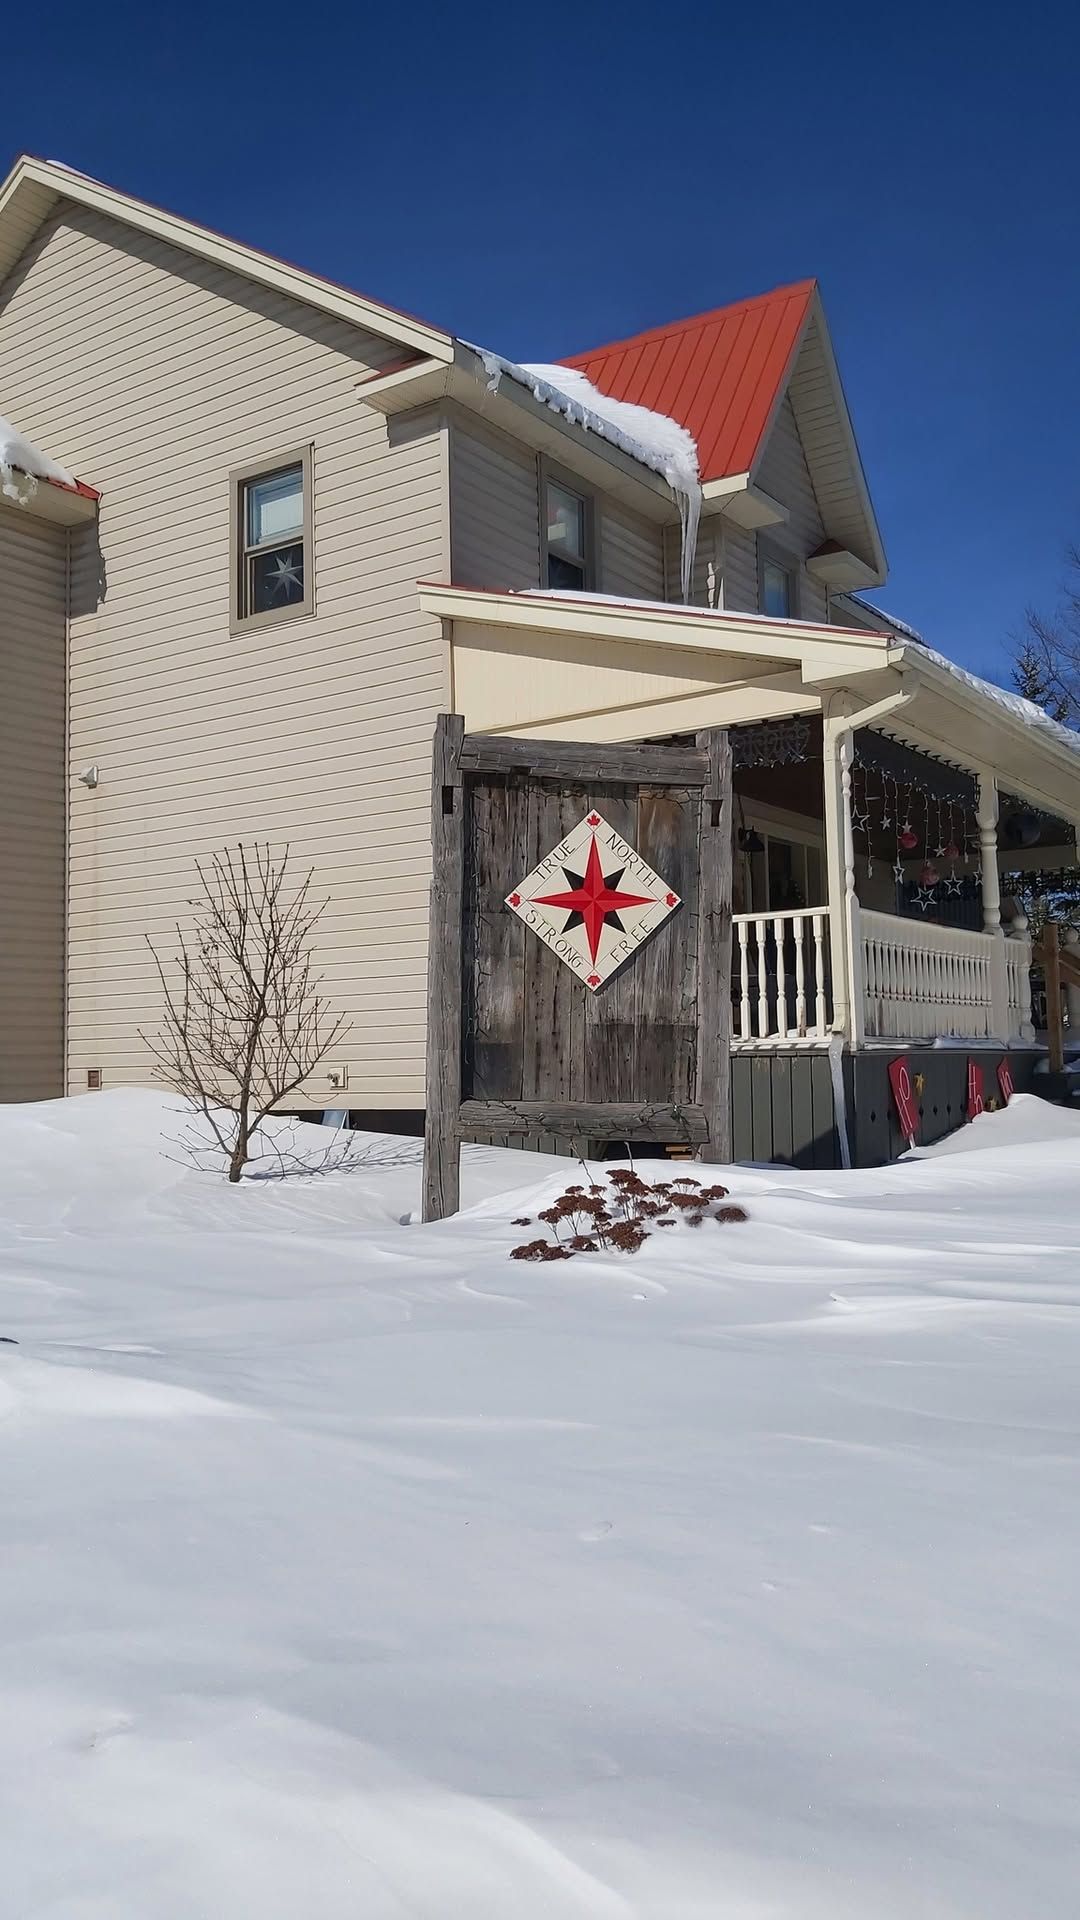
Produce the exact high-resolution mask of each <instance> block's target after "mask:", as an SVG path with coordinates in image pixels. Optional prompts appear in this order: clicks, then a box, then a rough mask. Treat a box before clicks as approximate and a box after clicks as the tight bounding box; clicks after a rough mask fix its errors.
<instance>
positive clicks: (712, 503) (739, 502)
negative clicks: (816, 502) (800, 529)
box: [701, 473, 791, 532]
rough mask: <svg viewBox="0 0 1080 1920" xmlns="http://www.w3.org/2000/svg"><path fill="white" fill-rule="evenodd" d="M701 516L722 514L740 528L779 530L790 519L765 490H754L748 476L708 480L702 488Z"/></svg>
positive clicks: (783, 508) (783, 507)
mask: <svg viewBox="0 0 1080 1920" xmlns="http://www.w3.org/2000/svg"><path fill="white" fill-rule="evenodd" d="M701 510H702V514H703V515H706V514H719V515H722V516H723V518H724V519H725V520H731V521H732V522H733V523H734V524H735V526H737V527H746V528H747V529H748V530H749V531H751V532H753V531H754V530H755V529H756V528H757V527H779V526H782V525H783V524H784V522H785V521H787V520H789V519H790V518H791V515H790V514H789V512H788V510H787V508H786V507H785V506H782V505H781V503H780V501H779V500H774V499H773V496H772V494H771V493H766V492H765V489H764V487H755V486H754V484H753V482H752V481H751V479H750V475H749V474H748V473H736V474H725V476H724V478H723V479H722V480H706V482H705V485H704V486H703V487H702V489H701Z"/></svg>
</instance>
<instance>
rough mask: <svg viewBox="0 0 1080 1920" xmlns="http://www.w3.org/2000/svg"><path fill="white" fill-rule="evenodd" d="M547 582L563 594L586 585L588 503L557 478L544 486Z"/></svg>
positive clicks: (580, 589) (574, 591)
mask: <svg viewBox="0 0 1080 1920" xmlns="http://www.w3.org/2000/svg"><path fill="white" fill-rule="evenodd" d="M544 502H545V515H544V523H545V527H546V530H547V538H546V549H547V584H548V586H549V587H556V588H559V589H561V590H563V591H564V592H567V593H584V592H585V591H586V589H587V588H588V587H589V586H590V584H591V582H590V577H589V575H590V567H589V502H588V501H587V500H586V499H585V498H584V496H583V495H582V494H580V493H573V492H572V491H571V489H570V488H569V487H564V486H563V485H562V483H561V482H560V481H558V480H548V481H547V482H546V483H545V486H544Z"/></svg>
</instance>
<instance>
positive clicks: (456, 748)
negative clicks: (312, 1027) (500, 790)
mask: <svg viewBox="0 0 1080 1920" xmlns="http://www.w3.org/2000/svg"><path fill="white" fill-rule="evenodd" d="M464 733H465V721H464V719H463V717H462V715H461V714H460V713H440V715H439V717H438V720H437V721H436V723H435V746H434V752H433V755H432V769H431V913H430V917H429V922H428V943H429V944H428V1005H427V1093H426V1100H425V1114H424V1198H423V1208H424V1215H423V1217H424V1219H425V1220H442V1219H444V1218H445V1216H446V1215H447V1214H448V1213H456V1212H457V1209H458V1204H459V1199H460V1178H459V1176H460V1164H459V1163H460V1156H461V1147H460V1143H459V1140H458V1112H459V1109H460V1107H461V991H462V938H463V929H464V884H465V882H464V871H465V804H464V792H463V788H462V783H461V742H462V739H463V737H464Z"/></svg>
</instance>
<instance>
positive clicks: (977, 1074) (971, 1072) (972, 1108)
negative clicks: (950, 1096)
mask: <svg viewBox="0 0 1080 1920" xmlns="http://www.w3.org/2000/svg"><path fill="white" fill-rule="evenodd" d="M985 1112H986V1101H985V1100H984V1099H983V1070H982V1068H981V1067H980V1065H979V1063H978V1061H977V1060H969V1061H968V1075H967V1117H968V1119H969V1120H974V1119H975V1118H976V1116H977V1115H978V1114H980V1113H985Z"/></svg>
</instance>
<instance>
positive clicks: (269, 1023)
mask: <svg viewBox="0 0 1080 1920" xmlns="http://www.w3.org/2000/svg"><path fill="white" fill-rule="evenodd" d="M196 872H197V874H198V877H199V886H200V889H201V892H200V893H199V895H198V896H197V897H196V898H195V899H193V900H190V901H189V902H188V905H189V907H190V908H191V912H192V926H191V929H190V931H189V932H187V933H185V931H184V930H183V928H181V927H180V926H178V927H177V929H176V941H177V951H176V953H175V955H174V956H173V958H172V960H171V962H169V963H167V962H166V961H165V960H164V959H163V958H162V956H161V955H160V954H159V952H158V950H157V948H156V947H155V946H154V943H153V941H151V940H149V938H148V945H149V947H150V951H151V953H152V954H153V956H154V964H155V967H156V968H157V974H158V979H159V981H160V983H161V990H162V996H163V1001H164V1011H163V1017H162V1027H161V1031H160V1033H158V1034H157V1035H152V1036H147V1035H145V1034H143V1035H142V1036H141V1037H142V1039H143V1040H144V1041H145V1044H146V1045H147V1047H148V1048H149V1050H150V1053H151V1054H152V1056H153V1059H154V1062H155V1069H154V1071H155V1075H156V1077H157V1078H158V1079H159V1080H162V1081H163V1082H164V1084H165V1085H166V1086H168V1087H170V1088H171V1089H172V1090H173V1092H175V1093H178V1094H182V1095H183V1097H184V1098H185V1099H186V1100H188V1101H190V1102H191V1103H192V1105H193V1106H194V1107H195V1108H196V1110H197V1112H198V1114H199V1115H200V1116H201V1118H202V1120H203V1122H204V1123H205V1126H206V1128H207V1130H208V1132H209V1135H210V1139H211V1141H212V1142H213V1145H214V1147H216V1149H217V1150H218V1151H219V1152H220V1153H221V1154H222V1155H224V1158H225V1162H226V1165H227V1169H228V1177H229V1179H230V1180H233V1181H236V1180H239V1179H240V1177H241V1175H242V1173H243V1170H244V1167H245V1166H246V1165H247V1163H248V1161H249V1160H250V1159H251V1157H252V1152H251V1147H252V1140H253V1138H254V1136H255V1134H256V1133H257V1132H258V1130H259V1128H260V1126H261V1125H262V1123H263V1121H264V1120H266V1119H267V1117H268V1116H269V1115H270V1114H272V1113H273V1112H274V1111H275V1110H277V1109H279V1108H280V1107H281V1106H282V1104H283V1102H284V1101H286V1100H287V1099H288V1098H289V1096H290V1095H291V1094H294V1093H295V1092H296V1091H297V1090H298V1088H300V1087H301V1086H302V1085H303V1083H304V1082H305V1080H307V1079H308V1078H309V1077H310V1075H311V1074H312V1073H313V1072H314V1070H315V1068H316V1067H317V1066H318V1064H319V1062H320V1061H321V1060H324V1059H325V1058H326V1055H327V1054H328V1053H329V1052H330V1050H331V1048H333V1047H334V1046H336V1044H337V1042H338V1041H339V1040H341V1039H342V1038H343V1037H344V1035H345V1034H346V1033H347V1032H348V1024H347V1023H346V1022H345V1021H344V1020H343V1019H342V1018H341V1016H340V1015H333V1016H332V1015H331V1014H330V1012H329V1009H328V1007H327V1003H326V1001H325V999H324V997H323V994H322V991H321V989H322V976H321V975H319V974H317V973H316V972H315V970H314V962H313V947H314V937H315V931H316V928H317V926H318V923H319V921H320V919H321V918H322V915H323V913H324V912H325V910H326V906H327V904H328V903H327V902H326V901H325V900H322V901H318V902H316V901H314V900H313V899H312V895H311V884H312V879H313V873H312V872H311V871H309V872H308V873H307V874H306V875H305V876H304V877H303V879H301V880H300V881H299V882H296V883H294V882H293V881H292V878H291V875H290V873H289V849H288V847H286V849H285V851H284V853H283V854H281V855H280V856H275V855H274V854H273V852H272V850H271V848H270V847H269V846H268V845H267V846H261V845H257V846H255V847H245V846H243V845H241V846H239V847H237V848H236V850H235V852H234V851H233V850H232V849H226V851H225V852H224V853H215V854H211V855H210V857H209V859H208V860H207V861H205V862H200V861H197V862H196ZM189 1144H190V1143H189ZM204 1146H205V1143H204ZM274 1151H279V1149H278V1148H275V1149H274Z"/></svg>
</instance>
